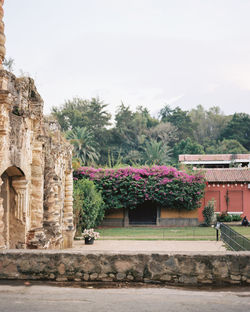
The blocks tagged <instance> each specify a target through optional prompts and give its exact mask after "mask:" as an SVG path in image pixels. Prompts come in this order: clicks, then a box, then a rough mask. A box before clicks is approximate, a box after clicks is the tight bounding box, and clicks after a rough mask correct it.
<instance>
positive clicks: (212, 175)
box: [204, 168, 250, 182]
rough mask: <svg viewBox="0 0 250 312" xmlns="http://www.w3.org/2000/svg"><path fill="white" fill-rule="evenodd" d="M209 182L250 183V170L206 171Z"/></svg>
mask: <svg viewBox="0 0 250 312" xmlns="http://www.w3.org/2000/svg"><path fill="white" fill-rule="evenodd" d="M204 171H205V178H206V180H207V181H208V182H250V168H246V169H245V168H244V169H239V168H230V169H204Z"/></svg>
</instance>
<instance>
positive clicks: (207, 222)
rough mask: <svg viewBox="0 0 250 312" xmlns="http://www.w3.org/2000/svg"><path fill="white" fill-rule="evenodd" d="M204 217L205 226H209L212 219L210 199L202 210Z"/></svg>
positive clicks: (212, 211) (212, 203) (212, 209)
mask: <svg viewBox="0 0 250 312" xmlns="http://www.w3.org/2000/svg"><path fill="white" fill-rule="evenodd" d="M202 214H203V217H204V223H205V225H206V226H210V225H211V224H212V223H213V221H214V200H210V201H209V202H208V203H207V204H206V206H205V207H204V209H203V211H202Z"/></svg>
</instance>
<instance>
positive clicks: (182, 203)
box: [74, 166, 205, 210]
mask: <svg viewBox="0 0 250 312" xmlns="http://www.w3.org/2000/svg"><path fill="white" fill-rule="evenodd" d="M74 178H75V179H76V180H81V179H83V178H85V179H86V178H87V179H89V180H92V181H93V182H94V183H95V185H96V187H97V189H98V190H99V191H101V192H102V196H103V200H104V202H105V207H106V208H107V209H111V208H115V209H118V208H130V209H133V208H135V207H136V206H137V205H139V204H142V203H143V202H145V201H152V202H154V203H155V204H157V205H161V206H164V207H168V208H169V209H171V208H175V209H180V210H181V209H183V210H194V209H196V208H198V207H199V206H200V200H201V199H202V197H203V195H204V188H205V181H204V178H203V176H202V175H201V174H200V173H198V172H196V173H195V174H191V175H189V174H187V173H186V172H183V171H178V170H177V169H175V168H171V167H166V166H153V167H151V168H150V167H143V168H131V167H128V168H121V169H102V168H99V169H95V168H89V167H82V168H79V169H78V170H77V171H75V172H74Z"/></svg>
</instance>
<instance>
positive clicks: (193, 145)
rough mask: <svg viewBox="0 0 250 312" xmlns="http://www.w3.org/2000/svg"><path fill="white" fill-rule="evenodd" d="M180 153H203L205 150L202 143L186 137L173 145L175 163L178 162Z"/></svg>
mask: <svg viewBox="0 0 250 312" xmlns="http://www.w3.org/2000/svg"><path fill="white" fill-rule="evenodd" d="M180 154H205V152H204V148H203V146H202V145H200V144H199V143H197V142H195V141H192V140H191V139H190V138H187V139H186V140H181V141H180V142H179V143H177V144H175V146H174V149H173V155H174V159H175V162H176V163H178V157H179V155H180Z"/></svg>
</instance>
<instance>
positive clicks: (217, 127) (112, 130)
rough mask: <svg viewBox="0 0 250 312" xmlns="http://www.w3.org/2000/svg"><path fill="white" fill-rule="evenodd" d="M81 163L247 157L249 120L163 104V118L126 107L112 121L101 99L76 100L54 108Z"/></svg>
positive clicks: (243, 115) (213, 109) (217, 110)
mask: <svg viewBox="0 0 250 312" xmlns="http://www.w3.org/2000/svg"><path fill="white" fill-rule="evenodd" d="M52 115H53V116H54V117H55V118H56V119H57V120H58V122H59V124H60V125H61V128H62V130H63V131H64V132H65V136H66V137H67V138H68V139H69V140H71V142H72V144H73V145H74V156H75V159H74V162H75V163H78V164H81V165H94V166H99V165H100V166H122V165H131V166H135V165H153V164H158V165H166V164H170V165H177V163H178V156H179V155H180V154H204V153H213V154H224V153H230V154H231V153H232V154H236V153H248V152H249V150H250V116H249V115H248V114H246V113H235V114H234V115H232V116H231V115H225V114H224V113H223V112H222V111H221V110H220V108H219V107H218V106H214V107H211V108H209V109H208V110H206V109H205V108H204V107H203V106H202V105H198V106H197V107H196V108H193V109H191V110H190V111H187V110H182V109H181V108H180V107H175V108H171V107H170V106H169V105H165V106H163V108H162V109H161V110H160V112H159V116H158V118H156V117H153V116H152V115H151V114H150V112H149V111H148V109H146V108H145V107H143V106H138V107H137V109H136V110H135V111H132V110H131V108H130V107H129V106H126V105H125V104H124V103H121V104H120V106H119V107H118V109H117V111H116V113H115V115H114V116H113V117H114V122H113V124H112V122H111V114H110V113H109V112H108V105H107V104H105V103H104V102H103V101H102V100H100V99H99V98H92V99H90V100H86V99H82V98H73V99H72V100H68V101H66V102H65V103H64V104H63V105H62V106H61V107H59V108H56V107H54V108H53V109H52Z"/></svg>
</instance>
